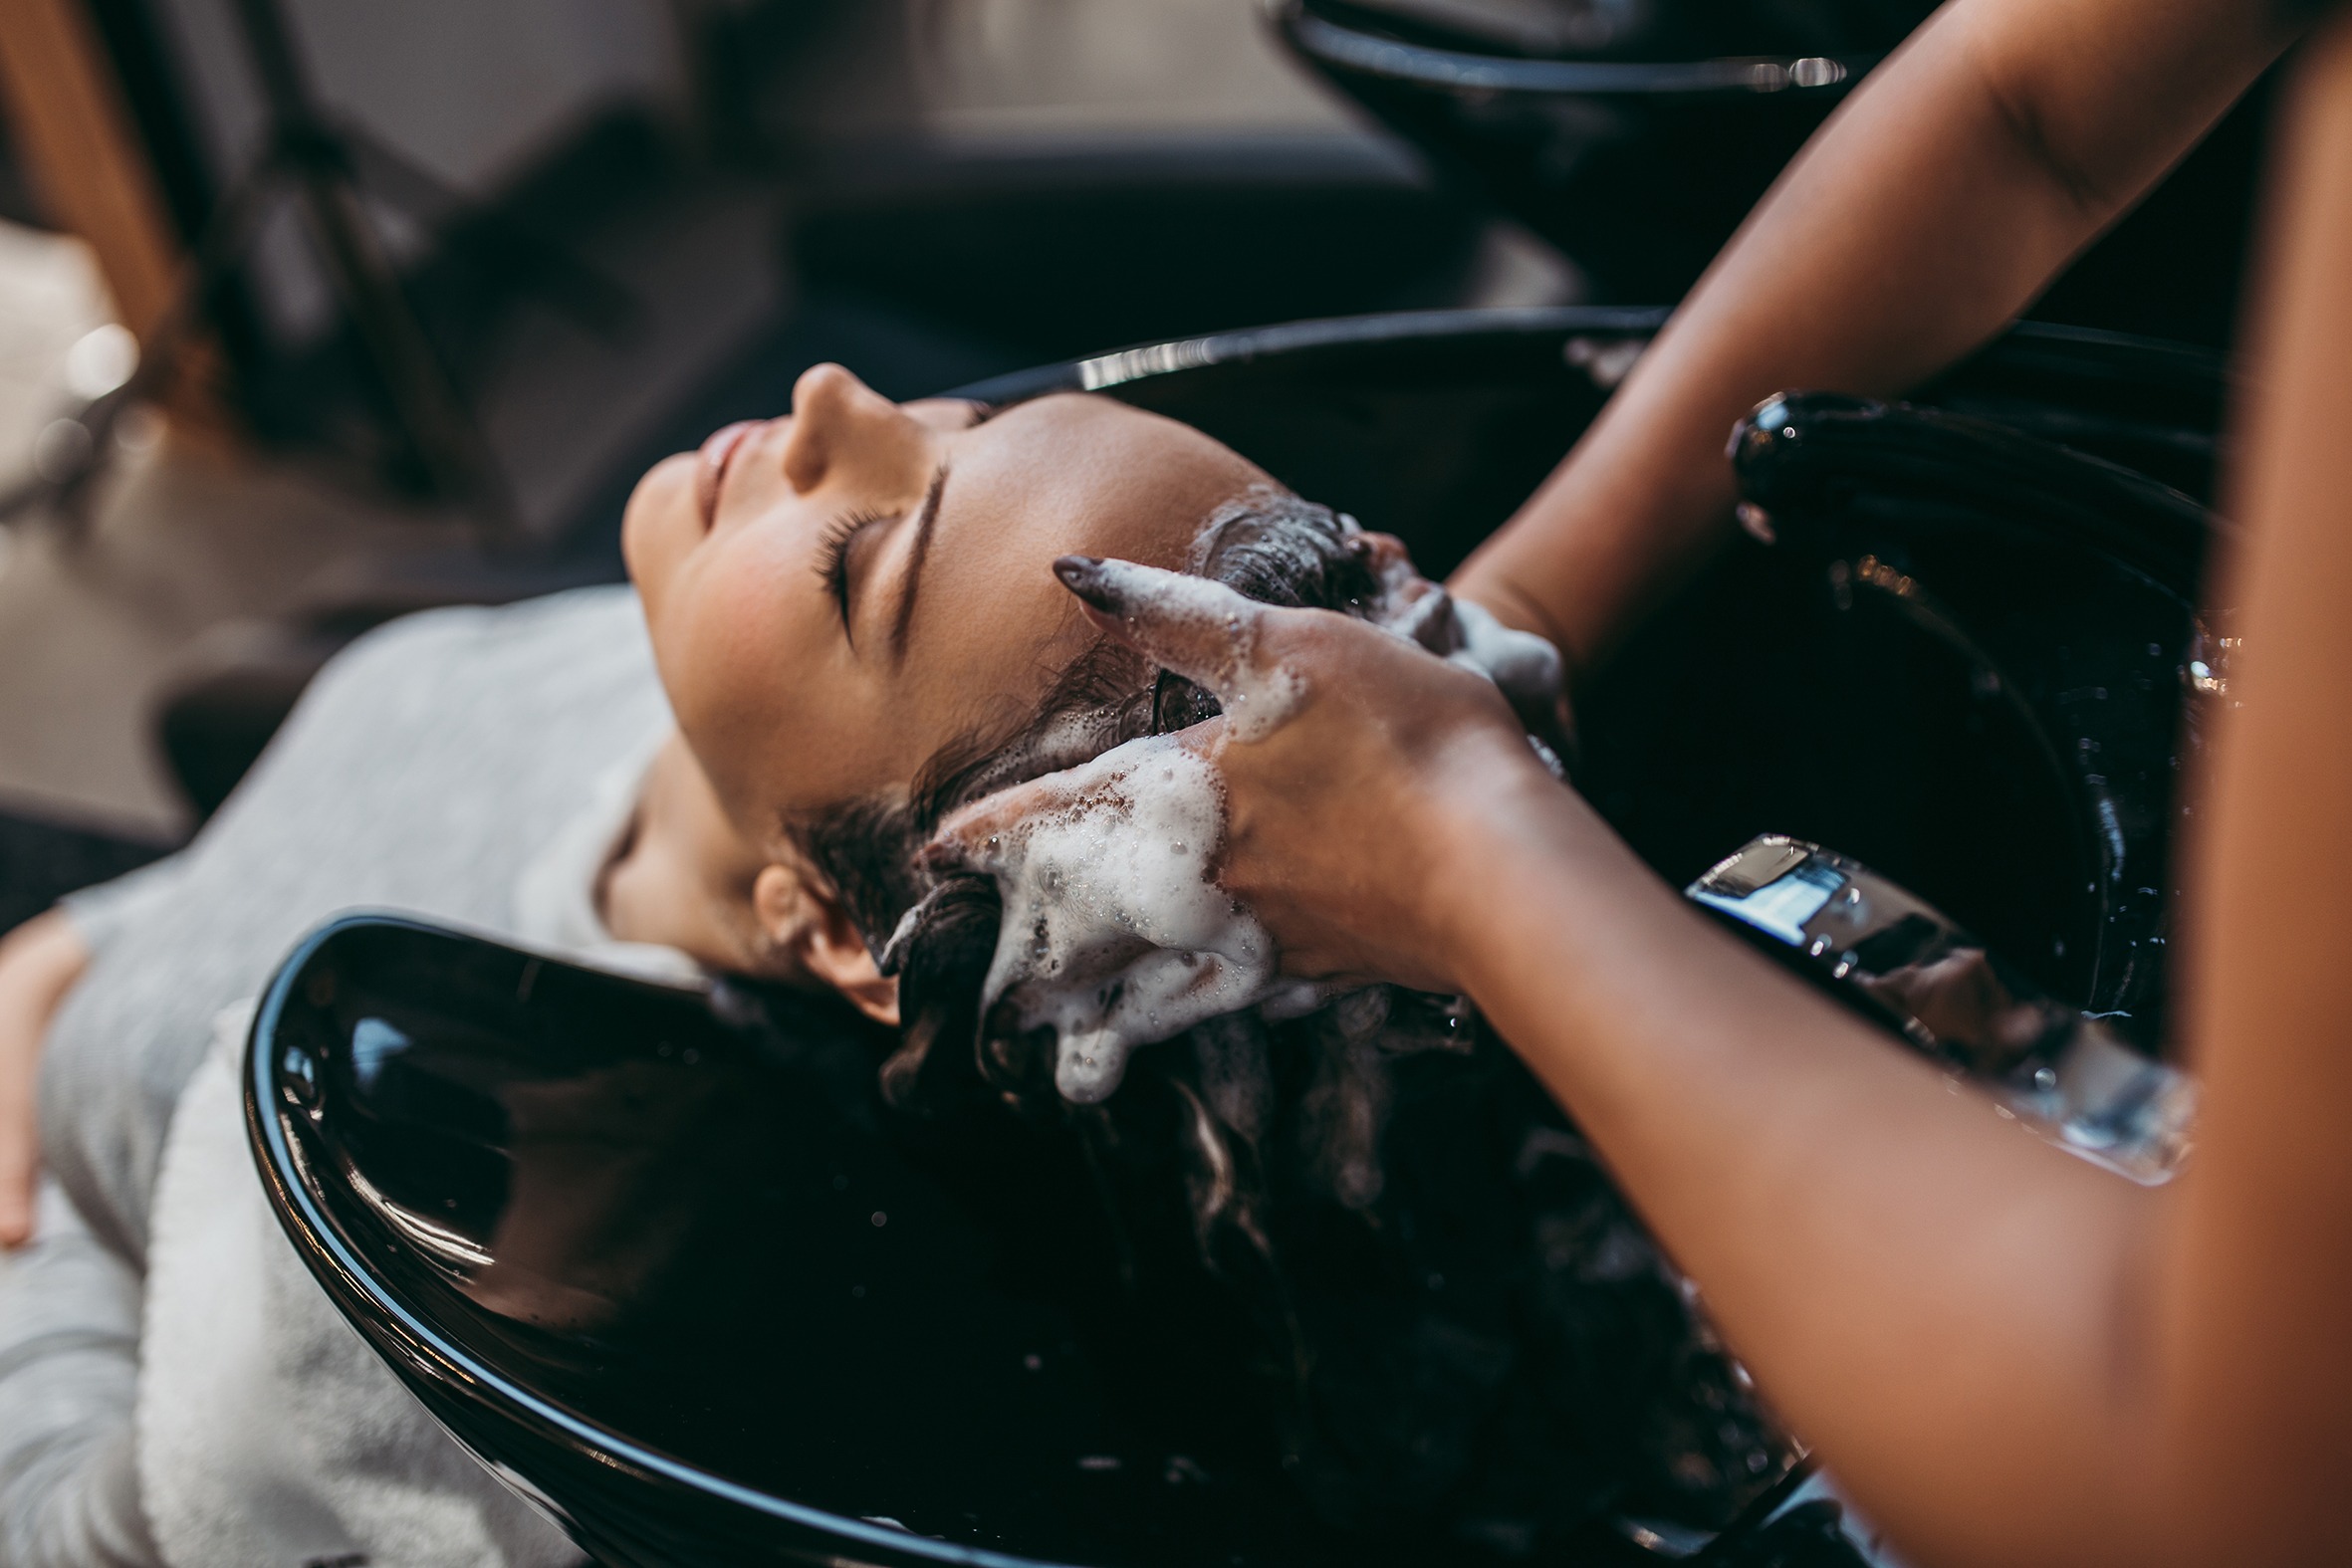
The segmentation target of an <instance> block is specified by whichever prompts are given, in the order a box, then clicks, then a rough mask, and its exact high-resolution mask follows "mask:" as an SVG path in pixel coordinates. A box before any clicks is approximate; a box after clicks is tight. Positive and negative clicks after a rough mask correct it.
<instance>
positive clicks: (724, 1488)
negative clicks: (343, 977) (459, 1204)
mask: <svg viewBox="0 0 2352 1568" xmlns="http://www.w3.org/2000/svg"><path fill="white" fill-rule="evenodd" d="M369 926H374V927H382V926H392V927H399V928H405V929H408V930H412V931H416V932H422V933H433V934H437V935H447V934H448V933H447V932H446V931H444V930H443V929H442V928H439V927H435V926H432V925H429V924H426V923H424V922H419V921H412V920H407V919H404V918H402V917H400V916H398V915H378V914H356V915H351V916H346V917H344V918H342V919H339V920H336V921H334V922H331V923H330V924H328V925H326V926H323V927H321V928H320V929H319V930H318V931H316V932H314V933H312V934H311V935H310V936H309V937H308V938H306V939H305V940H304V941H303V943H302V944H301V945H300V946H299V947H298V948H296V949H295V951H294V952H293V953H292V954H291V955H290V956H289V957H288V958H287V960H286V962H285V964H284V965H282V966H281V967H280V969H279V971H278V973H277V975H276V976H275V977H274V978H273V980H272V981H271V984H270V987H269V990H268V991H267V992H266V993H265V994H264V996H263V998H262V1002H261V1006H260V1008H259V1009H258V1010H257V1011H256V1013H255V1016H254V1021H253V1028H252V1032H251V1034H250V1035H249V1036H248V1039H247V1044H246V1057H245V1118H246V1133H247V1137H248V1140H249V1142H250V1143H251V1145H252V1148H253V1150H254V1154H255V1163H256V1165H257V1166H258V1168H259V1172H260V1176H261V1180H262V1186H263V1189H264V1191H265V1192H266V1193H267V1194H268V1197H269V1200H270V1206H271V1208H272V1210H273V1211H274V1212H275V1213H276V1215H277V1217H278V1222H279V1225H280V1226H281V1227H282V1228H283V1229H284V1231H285V1232H286V1234H287V1236H288V1237H289V1239H291V1240H292V1242H293V1243H294V1246H295V1249H296V1251H297V1252H298V1253H300V1254H301V1256H302V1258H303V1261H304V1262H305V1264H306V1265H307V1266H308V1267H309V1268H310V1271H311V1273H312V1275H313V1276H314V1277H315V1278H317V1279H318V1281H319V1282H320V1284H321V1285H322V1286H323V1287H324V1288H325V1289H326V1290H327V1292H328V1294H329V1296H330V1297H331V1298H332V1299H333V1300H334V1301H335V1303H336V1305H337V1307H338V1308H339V1309H340V1310H341V1311H342V1312H343V1314H344V1315H345V1317H346V1318H348V1319H349V1320H350V1321H351V1322H352V1323H353V1326H354V1327H356V1328H358V1329H359V1331H360V1332H361V1333H362V1334H363V1335H364V1336H365V1337H366V1338H367V1339H368V1340H369V1341H370V1343H371V1344H372V1346H373V1348H374V1349H375V1350H376V1352H377V1353H378V1354H379V1355H381V1356H383V1357H384V1359H385V1361H386V1362H387V1363H388V1364H389V1365H390V1366H391V1367H392V1368H393V1370H394V1371H395V1372H397V1373H399V1374H400V1375H401V1376H402V1378H403V1380H404V1381H407V1382H409V1383H410V1385H411V1387H415V1385H416V1384H417V1382H418V1381H419V1380H420V1379H428V1380H437V1381H438V1382H439V1383H441V1384H443V1385H445V1386H446V1387H447V1388H449V1389H456V1390H463V1391H466V1394H467V1395H468V1397H469V1399H470V1400H471V1401H472V1402H476V1403H487V1404H491V1405H494V1406H496V1407H498V1416H499V1419H501V1420H502V1421H505V1422H509V1423H514V1424H518V1425H521V1426H524V1427H526V1428H530V1429H534V1430H535V1435H536V1436H538V1437H539V1438H541V1439H542V1440H544V1441H548V1442H552V1443H553V1444H554V1445H555V1446H558V1447H561V1448H565V1449H570V1450H573V1451H575V1452H578V1451H583V1450H585V1451H587V1452H589V1453H592V1454H594V1455H595V1456H597V1458H598V1459H599V1460H600V1461H601V1462H602V1463H604V1464H605V1465H608V1466H610V1467H611V1468H613V1469H615V1470H619V1471H622V1472H624V1473H633V1474H634V1476H635V1477H636V1478H637V1479H639V1480H640V1481H649V1482H652V1483H654V1484H655V1485H661V1484H662V1483H667V1486H668V1487H670V1488H678V1489H683V1490H686V1491H690V1492H695V1493H700V1494H702V1495H703V1496H705V1497H708V1498H710V1499H712V1500H715V1501H718V1502H721V1503H725V1504H731V1505H733V1506H735V1507H737V1508H742V1509H748V1510H750V1511H752V1512H754V1513H757V1514H763V1515H767V1516H768V1517H770V1518H772V1519H774V1520H776V1521H778V1522H779V1523H780V1524H784V1525H787V1526H797V1527H798V1528H799V1530H800V1531H802V1532H805V1533H806V1535H807V1537H808V1541H809V1545H810V1547H811V1548H812V1549H813V1550H814V1551H817V1552H818V1553H819V1555H823V1556H825V1559H826V1560H830V1561H836V1562H839V1561H847V1560H849V1559H844V1558H840V1557H839V1556H837V1555H833V1554H827V1553H824V1552H823V1547H824V1546H825V1545H826V1543H830V1545H831V1547H832V1548H833V1551H834V1553H837V1551H838V1550H839V1549H842V1548H848V1549H853V1550H854V1551H855V1552H856V1554H857V1555H856V1557H855V1559H854V1560H855V1561H857V1562H860V1563H873V1564H877V1565H887V1568H900V1565H903V1568H917V1565H923V1564H931V1563H954V1564H964V1565H973V1568H1053V1565H1052V1564H1050V1563H1049V1562H1048V1561H1047V1560H1044V1559H1039V1558H1033V1557H1023V1556H1015V1555H1012V1554H1009V1553H1004V1552H996V1551H990V1550H988V1549H986V1548H981V1547H975V1546H967V1545H962V1544H958V1543H955V1542H950V1541H943V1540H935V1539H932V1538H930V1537H927V1536H921V1535H915V1534H912V1533H909V1532H907V1531H903V1530H894V1529H891V1528H889V1527H887V1526H885V1525H879V1524H873V1523H869V1522H867V1521H865V1520H863V1519H857V1518H848V1517H843V1516H841V1515H838V1514H833V1513H827V1512H825V1511H823V1509H819V1508H812V1507H808V1506H805V1505H803V1504H799V1503H795V1502H791V1501H789V1500H787V1499H785V1498H782V1497H777V1496H774V1495H772V1494H770V1493H767V1492H764V1491H760V1490H758V1489H756V1488H753V1487H749V1486H744V1485H741V1484H739V1483H737V1482H734V1481H730V1480H728V1479H726V1478H725V1477H724V1476H720V1475H717V1474H714V1473H712V1472H710V1471H709V1470H706V1469H702V1468H699V1467H697V1466H695V1465H692V1464H687V1463H684V1462H681V1461H679V1460H677V1459H675V1458H672V1457H670V1456H667V1455H664V1454H661V1453H659V1452H656V1451H654V1450H652V1449H649V1448H646V1447H644V1446H643V1445H641V1444H639V1443H636V1442H634V1441H633V1440H631V1439H630V1438H628V1437H627V1436H625V1435H623V1434H621V1433H618V1432H614V1431H611V1430H609V1429H607V1428H604V1427H602V1426H599V1425H597V1424H596V1423H594V1422H591V1421H588V1420H585V1419H583V1418H582V1417H580V1416H578V1415H576V1414H574V1413H573V1412H571V1411H568V1410H565V1409H564V1408H562V1407H561V1406H560V1405H557V1404H555V1403H553V1402H551V1401H549V1400H547V1399H545V1398H543V1397H542V1396H540V1395H539V1394H537V1393H535V1392H534V1391H533V1390H531V1389H529V1388H527V1387H524V1386H522V1385H521V1384H519V1383H517V1382H515V1381H514V1380H512V1379H510V1378H508V1377H506V1376H505V1375H504V1374H502V1373H501V1372H500V1371H499V1370H498V1369H497V1368H495V1367H493V1366H491V1365H490V1364H489V1363H488V1362H487V1361H485V1360H483V1359H482V1358H481V1357H479V1356H477V1355H474V1354H472V1353H470V1352H469V1351H468V1350H467V1349H466V1348H465V1347H463V1346H462V1345H460V1344H458V1343H457V1342H455V1341H454V1340H453V1339H451V1338H450V1337H449V1336H448V1335H446V1334H444V1333H443V1332H441V1331H440V1330H439V1329H437V1328H436V1327H435V1326H434V1325H433V1324H432V1323H430V1322H427V1321H426V1320H425V1319H424V1318H422V1317H420V1316H419V1315H418V1314H417V1313H416V1312H414V1311H412V1310H411V1309H410V1308H409V1306H408V1305H407V1304H406V1303H405V1302H404V1301H403V1300H402V1298H401V1295H400V1293H399V1292H397V1291H396V1290H394V1289H392V1288H391V1287H390V1285H389V1283H388V1282H387V1281H386V1279H385V1278H384V1276H383V1275H382V1274H381V1273H380V1272H379V1271H378V1270H377V1269H376V1268H375V1267H373V1266H372V1265H371V1264H370V1263H369V1262H368V1261H367V1259H366V1258H365V1256H364V1254H363V1252H362V1250H361V1249H360V1248H359V1247H357V1246H355V1245H354V1244H353V1240H352V1238H351V1237H350V1236H349V1235H348V1234H346V1233H345V1232H344V1230H343V1229H342V1227H341V1226H339V1225H338V1224H337V1222H336V1221H335V1219H334V1218H333V1217H332V1215H331V1213H330V1211H329V1209H328V1208H327V1206H326V1205H324V1204H322V1203H321V1202H320V1201H319V1198H318V1194H317V1191H316V1188H315V1184H316V1182H317V1181H318V1180H319V1178H318V1176H317V1175H316V1174H315V1173H314V1172H313V1171H312V1170H311V1168H310V1164H309V1161H308V1158H307V1157H306V1154H305V1152H304V1151H303V1150H302V1148H301V1146H300V1145H299V1143H298V1142H297V1141H296V1140H295V1139H294V1138H292V1137H291V1136H290V1135H289V1132H288V1128H287V1125H286V1123H287V1121H288V1119H289V1118H291V1117H292V1116H294V1115H296V1114H298V1112H297V1111H296V1110H295V1108H294V1107H293V1106H292V1105H290V1104H289V1103H288V1095H287V1092H286V1091H287V1084H286V1081H285V1077H284V1075H283V1074H282V1071H281V1064H280V1063H279V1062H278V1061H275V1060H272V1059H271V1054H270V1050H269V1042H271V1041H272V1040H273V1039H275V1038H276V1036H277V1034H278V1028H279V1024H280V1021H281V1019H282V1018H283V1016H284V1015H285V1013H286V1011H287V1008H288V1004H289V1000H290V999H291V998H292V997H293V995H294V993H295V990H296V988H297V987H298V986H300V985H301V984H302V983H303V981H304V979H305V978H306V974H307V972H308V968H309V964H310V961H311V960H312V959H313V958H314V957H315V956H316V955H318V954H319V952H320V951H321V950H322V949H323V948H326V947H328V946H329V945H330V944H332V943H334V942H335V941H336V940H337V938H338V937H339V936H342V935H344V934H345V933H348V932H351V931H353V930H355V929H357V928H362V927H369ZM297 1071H298V1075H300V1076H305V1077H307V1073H302V1072H300V1070H299V1069H297ZM418 1392H419V1393H420V1395H428V1396H429V1394H430V1392H431V1391H430V1390H427V1389H419V1390H418ZM426 1402H427V1404H428V1405H429V1406H432V1407H434V1408H435V1410H436V1414H438V1415H441V1416H442V1419H443V1420H444V1421H446V1420H447V1414H446V1411H445V1410H443V1409H442V1408H441V1403H442V1402H441V1401H439V1400H436V1399H433V1398H430V1397H428V1398H427V1401H426ZM494 1469H495V1470H496V1472H497V1473H500V1474H501V1476H502V1478H504V1479H507V1480H508V1481H509V1483H510V1484H513V1483H515V1482H516V1481H517V1480H518V1479H520V1477H517V1476H516V1475H515V1474H514V1472H513V1471H512V1470H511V1469H507V1468H505V1467H504V1466H494ZM518 1490H521V1491H523V1492H524V1493H525V1495H526V1496H528V1497H530V1499H531V1500H532V1501H533V1502H535V1503H536V1504H538V1505H539V1506H541V1507H543V1508H549V1507H551V1506H554V1505H553V1500H552V1499H550V1498H549V1497H547V1496H546V1495H545V1494H544V1493H542V1492H540V1489H539V1488H538V1487H537V1486H536V1485H532V1484H530V1483H529V1482H526V1483H525V1484H523V1485H521V1486H518ZM558 1522H560V1523H561V1522H564V1521H562V1520H559V1521H558Z"/></svg>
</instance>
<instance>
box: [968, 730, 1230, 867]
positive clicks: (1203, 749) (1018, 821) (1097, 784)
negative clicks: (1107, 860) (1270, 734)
mask: <svg viewBox="0 0 2352 1568" xmlns="http://www.w3.org/2000/svg"><path fill="white" fill-rule="evenodd" d="M1224 730H1225V721H1224V720H1223V719H1222V718H1216V719H1208V720H1204V721H1203V722H1202V723H1199V724H1196V725H1194V726H1193V727H1192V728H1191V729H1189V730H1180V731H1178V732H1176V735H1175V737H1174V739H1175V740H1176V741H1177V742H1178V744H1180V745H1182V746H1183V747H1185V748H1186V749H1187V750H1189V751H1191V752H1193V753H1194V754H1195V755H1198V756H1206V755H1208V754H1210V753H1211V752H1212V751H1213V750H1214V748H1215V746H1216V742H1217V738H1218V737H1219V736H1220V735H1221V734H1223V733H1224ZM1119 777H1120V775H1119V774H1118V773H1107V774H1106V773H1105V772H1104V765H1103V763H1102V760H1101V759H1099V758H1097V759H1095V760H1094V761H1093V762H1087V763H1080V764H1079V765H1078V766H1077V767H1075V768H1071V769H1067V770H1064V771H1063V772H1061V773H1054V774H1046V775H1044V776H1042V777H1040V778H1037V779H1032V780H1029V781H1027V782H1026V783H1022V784H1008V785H1006V786H1005V787H1004V788H1002V789H999V790H997V791H995V792H994V793H992V794H985V795H982V796H981V797H980V798H979V799H977V800H974V801H972V802H970V803H969V804H966V805H963V806H960V807H958V808H957V809H956V810H954V811H952V812H950V813H949V814H948V816H947V819H946V820H945V821H943V822H941V823H940V824H939V826H938V828H937V829H936V830H935V831H934V832H933V833H932V835H931V839H930V841H929V842H928V843H926V844H925V845H924V846H923V849H922V861H923V866H924V869H926V870H929V871H932V872H943V871H985V870H988V869H990V868H991V867H992V866H994V865H996V864H997V863H998V861H999V859H1000V856H1001V849H1002V845H1003V842H1004V840H1005V839H1006V838H1007V837H1008V836H1009V835H1010V834H1012V833H1013V832H1014V831H1015V830H1016V829H1018V828H1019V827H1021V826H1022V825H1023V824H1025V823H1029V822H1035V821H1038V820H1039V819H1040V818H1042V817H1045V816H1048V815H1051V814H1054V813H1056V812H1062V811H1076V810H1082V809H1084V808H1085V807H1086V806H1087V805H1088V804H1089V803H1091V802H1092V801H1093V799H1094V798H1095V796H1097V795H1098V794H1100V793H1102V792H1103V791H1104V790H1105V789H1108V788H1111V787H1114V786H1115V785H1116V784H1117V782H1118V779H1119Z"/></svg>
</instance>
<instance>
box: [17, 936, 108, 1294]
mask: <svg viewBox="0 0 2352 1568" xmlns="http://www.w3.org/2000/svg"><path fill="white" fill-rule="evenodd" d="M89 963H90V950H89V949H88V948H87V947H86V946H84V945H83V942H82V938H81V937H80V936H79V935H78V934H77V933H76V932H75V930H74V927H73V925H72V923H71V922H70V921H68V920H67V918H66V917H65V916H64V915H63V914H60V913H58V912H57V911H55V910H52V911H51V912H50V913H48V914H46V915H38V916H35V917H34V918H33V919H31V920H28V921H26V922H25V923H24V924H23V925H21V926H19V927H17V928H16V929H15V930H14V931H11V932H9V933H8V935H7V936H5V937H0V1247H7V1246H21V1245H22V1244H24V1241H25V1239H26V1237H28V1236H30V1235H31V1234H32V1232H33V1186H34V1180H35V1177H36V1174H37V1172H38V1170H39V1167H40V1163H41V1147H40V1137H39V1121H38V1117H37V1116H36V1114H35V1109H34V1084H35V1081H36V1080H37V1078H38V1076H39V1072H40V1067H41V1041H42V1039H43V1037H44V1036H45V1035H47V1034H48V1032H49V1020H50V1018H51V1017H52V1016H53V1015H54V1014H55V1013H56V1011H57V1006H58V1004H59V1003H60V1002H62V1001H64V1000H65V995H66V993H67V992H69V991H71V990H72V989H73V988H74V983H75V982H76V981H78V980H80V979H81V978H82V972H83V970H84V969H85V968H87V967H88V965H89Z"/></svg>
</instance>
